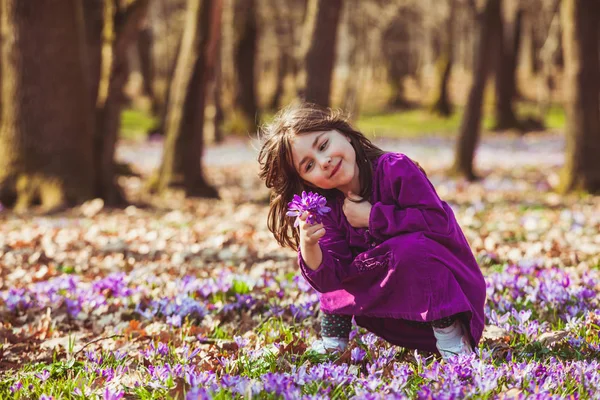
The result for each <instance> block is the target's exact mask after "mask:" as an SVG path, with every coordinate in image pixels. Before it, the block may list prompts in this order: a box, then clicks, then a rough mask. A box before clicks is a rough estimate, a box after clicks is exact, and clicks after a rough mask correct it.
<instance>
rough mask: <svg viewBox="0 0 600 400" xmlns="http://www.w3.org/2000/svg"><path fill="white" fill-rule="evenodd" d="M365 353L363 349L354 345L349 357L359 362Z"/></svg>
mask: <svg viewBox="0 0 600 400" xmlns="http://www.w3.org/2000/svg"><path fill="white" fill-rule="evenodd" d="M365 354H367V352H366V351H364V350H363V349H361V348H360V347H355V348H353V349H352V351H351V352H350V357H351V358H352V361H353V362H360V361H362V359H363V358H365Z"/></svg>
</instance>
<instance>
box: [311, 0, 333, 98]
mask: <svg viewBox="0 0 600 400" xmlns="http://www.w3.org/2000/svg"><path fill="white" fill-rule="evenodd" d="M313 1H316V2H317V4H316V6H314V5H313V6H312V7H311V5H309V6H308V9H311V10H313V11H314V12H316V14H315V17H314V18H312V20H313V21H314V26H313V27H312V34H311V36H310V38H311V39H310V47H309V49H308V52H307V53H306V61H305V63H306V89H305V93H304V96H305V100H306V101H308V102H311V103H315V104H319V105H321V106H323V107H329V104H330V103H329V102H330V97H331V80H332V77H333V64H334V62H335V50H336V42H337V30H338V22H339V19H340V12H341V9H342V1H341V0H313Z"/></svg>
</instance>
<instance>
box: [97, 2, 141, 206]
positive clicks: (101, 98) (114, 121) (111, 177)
mask: <svg viewBox="0 0 600 400" xmlns="http://www.w3.org/2000/svg"><path fill="white" fill-rule="evenodd" d="M88 4H89V3H88ZM148 5H149V0H136V1H135V2H132V3H130V5H129V6H128V7H127V8H122V7H120V6H119V2H117V1H116V0H105V1H104V9H103V13H102V20H103V26H102V32H101V39H100V46H98V47H94V48H93V50H94V51H98V50H100V60H101V61H100V70H99V80H98V86H97V97H96V101H95V105H96V123H95V148H94V155H95V158H94V162H95V164H96V185H97V186H96V195H97V196H98V197H102V198H103V199H104V200H105V202H106V203H107V204H109V205H120V204H124V203H125V198H124V195H123V193H122V191H121V189H120V187H119V185H118V184H117V181H116V179H117V175H116V168H115V167H116V166H115V149H116V144H117V139H118V136H119V130H120V126H121V111H122V108H123V102H124V97H123V88H124V86H125V84H126V82H127V79H128V78H129V65H128V62H127V54H126V53H127V49H128V48H129V46H130V45H132V44H133V43H134V42H135V40H136V38H137V34H138V33H139V31H140V27H141V25H142V23H143V21H144V18H145V16H146V13H147V11H148ZM89 14H90V13H88V15H89ZM95 58H96V56H94V59H95ZM94 72H95V71H94Z"/></svg>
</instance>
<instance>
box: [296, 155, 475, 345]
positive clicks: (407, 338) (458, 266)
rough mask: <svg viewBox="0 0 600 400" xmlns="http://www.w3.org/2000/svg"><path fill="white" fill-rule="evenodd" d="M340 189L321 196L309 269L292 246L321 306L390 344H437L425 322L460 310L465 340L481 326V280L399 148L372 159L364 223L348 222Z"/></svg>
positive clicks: (442, 206)
mask: <svg viewBox="0 0 600 400" xmlns="http://www.w3.org/2000/svg"><path fill="white" fill-rule="evenodd" d="M343 202H344V196H343V195H342V194H341V193H340V194H339V195H338V196H337V197H336V198H335V199H332V200H330V201H329V202H328V206H330V207H331V212H330V213H328V214H327V216H326V217H325V218H324V221H323V224H324V225H325V229H326V231H327V232H326V234H325V236H323V237H322V238H321V240H320V241H319V245H320V246H321V250H322V252H323V261H322V263H321V265H320V266H319V268H318V269H317V270H316V271H313V270H311V269H310V268H308V266H307V265H306V264H305V263H304V260H303V259H302V255H301V254H300V252H299V253H298V262H299V265H300V270H301V271H302V275H303V276H304V277H305V278H306V280H307V281H308V283H309V284H310V285H311V286H312V287H313V288H314V289H315V290H316V291H318V292H319V293H320V295H319V298H320V302H321V309H322V310H323V311H324V312H327V313H332V314H343V315H353V316H354V317H355V320H356V323H357V324H358V325H360V326H363V327H364V328H366V329H367V330H369V331H371V332H373V333H375V334H376V335H378V336H380V337H382V338H384V339H385V340H387V341H388V342H390V343H393V344H396V345H400V346H403V347H407V348H412V349H419V350H427V351H433V352H435V351H437V349H436V347H435V338H434V336H433V330H432V329H431V328H430V327H429V326H427V325H418V324H417V325H415V324H407V323H406V322H405V320H408V321H419V322H428V321H434V320H437V319H441V318H444V317H449V316H452V315H454V314H458V313H464V314H462V315H463V316H464V322H465V323H466V324H467V325H468V326H469V330H470V335H471V342H472V344H473V345H476V344H477V343H478V342H479V339H480V338H481V334H482V332H483V327H484V313H483V308H484V303H485V295H486V291H485V281H484V279H483V275H482V273H481V270H480V269H479V266H478V265H477V262H476V261H475V258H474V257H473V253H472V252H471V249H470V247H469V244H468V243H467V240H466V239H465V236H464V235H463V233H462V231H461V229H460V227H459V226H458V223H457V222H456V218H455V217H454V213H453V212H452V209H451V208H450V207H449V206H448V204H446V203H445V202H444V201H442V200H440V198H439V197H438V195H437V193H436V191H435V189H434V188H433V186H432V184H431V183H430V182H429V180H428V179H427V177H426V176H425V174H423V173H422V172H421V170H419V168H418V167H417V166H416V165H415V164H414V163H413V162H412V161H411V160H410V159H409V158H408V157H407V156H405V155H403V154H399V153H386V154H384V155H383V156H381V157H379V159H378V160H377V161H376V162H375V163H374V171H373V189H372V201H371V203H372V204H373V208H372V209H371V215H370V218H369V228H368V229H365V228H353V227H352V226H351V225H350V224H349V223H348V220H347V219H346V216H345V215H344V213H343V211H342V205H343Z"/></svg>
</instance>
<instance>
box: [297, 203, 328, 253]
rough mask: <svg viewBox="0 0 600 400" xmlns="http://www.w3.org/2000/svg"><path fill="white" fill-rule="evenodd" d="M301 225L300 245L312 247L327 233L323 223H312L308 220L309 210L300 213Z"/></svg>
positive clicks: (299, 227)
mask: <svg viewBox="0 0 600 400" xmlns="http://www.w3.org/2000/svg"><path fill="white" fill-rule="evenodd" d="M299 218H300V225H299V226H298V229H299V231H300V247H302V248H305V247H312V246H314V245H316V244H317V243H319V239H321V238H322V237H323V236H324V235H325V227H324V226H323V224H314V225H311V224H309V223H308V222H306V219H307V218H308V212H307V211H305V212H303V213H302V215H300V217H299Z"/></svg>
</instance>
